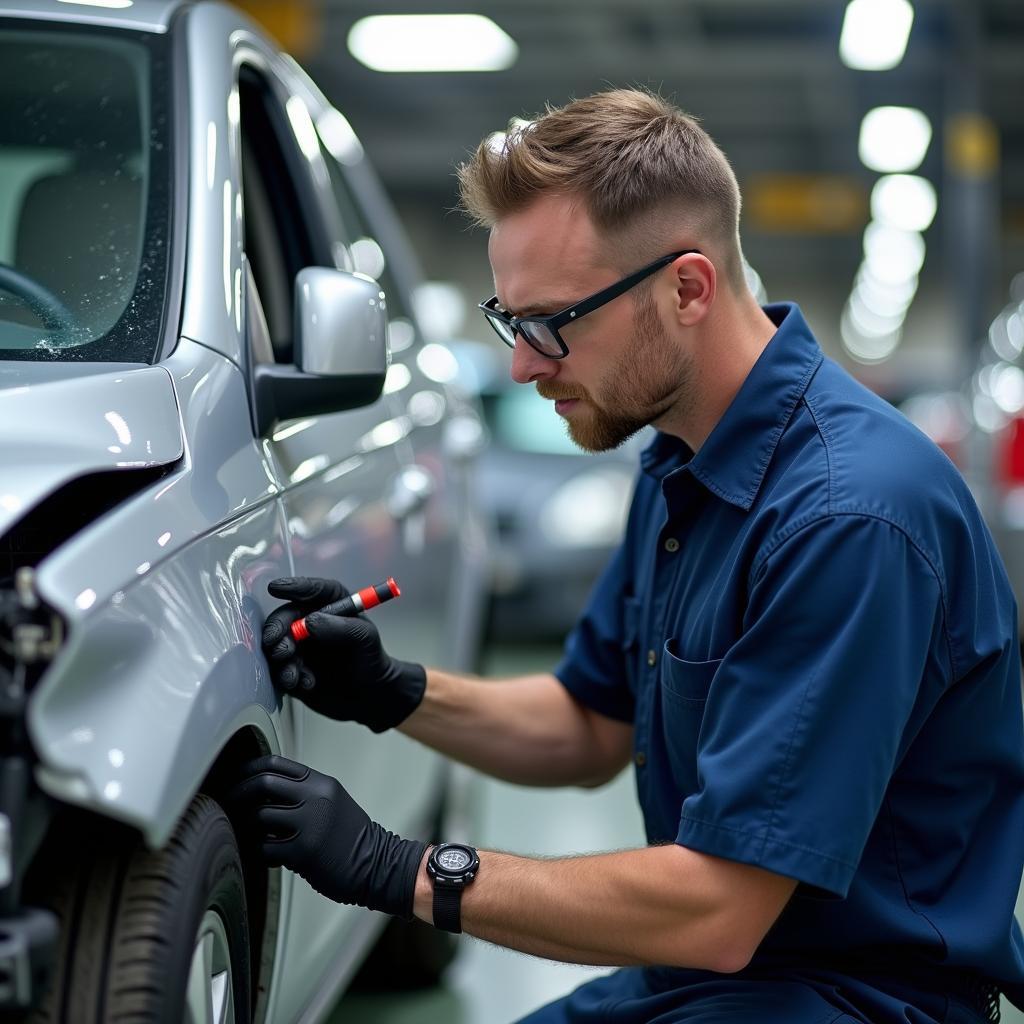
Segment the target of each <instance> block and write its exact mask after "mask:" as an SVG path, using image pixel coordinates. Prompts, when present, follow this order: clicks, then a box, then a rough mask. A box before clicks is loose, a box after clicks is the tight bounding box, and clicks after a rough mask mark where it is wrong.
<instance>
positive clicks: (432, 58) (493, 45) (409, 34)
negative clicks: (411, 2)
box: [348, 14, 519, 71]
mask: <svg viewBox="0 0 1024 1024" xmlns="http://www.w3.org/2000/svg"><path fill="white" fill-rule="evenodd" d="M348 48H349V52H350V53H351V54H352V56H353V57H355V58H356V60H358V61H360V62H361V63H363V64H365V65H366V66H367V67H368V68H372V69H373V70H374V71H504V70H505V68H509V67H511V66H512V65H513V64H514V63H515V60H516V57H517V56H518V53H519V48H518V47H517V46H516V44H515V41H514V40H513V39H512V37H511V36H509V35H508V34H507V33H505V32H504V31H503V30H502V29H501V28H499V27H498V26H497V25H496V24H495V23H494V22H493V21H491V19H490V18H485V17H484V16H483V15H482V14H382V15H374V16H371V17H368V18H360V19H359V21H357V22H356V23H355V24H354V25H353V26H352V29H351V31H350V32H349V34H348Z"/></svg>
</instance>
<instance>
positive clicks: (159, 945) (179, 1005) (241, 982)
mask: <svg viewBox="0 0 1024 1024" xmlns="http://www.w3.org/2000/svg"><path fill="white" fill-rule="evenodd" d="M64 825H65V828H64V829H63V830H62V834H61V835H59V836H56V837H54V838H55V839H56V840H57V841H55V842H52V843H49V844H48V849H47V851H46V856H45V857H44V858H42V859H41V860H40V861H39V862H37V864H35V865H33V879H32V881H33V888H34V889H35V890H36V892H37V893H38V894H39V895H40V896H49V897H50V899H49V900H46V899H45V898H44V899H40V900H39V902H44V903H49V904H50V909H52V910H54V911H55V912H56V913H57V915H58V916H59V918H60V921H61V936H60V944H59V948H58V962H57V964H56V966H55V969H54V973H53V976H52V978H51V985H50V988H49V990H48V992H47V993H46V996H45V997H44V999H43V1002H42V1004H41V1005H40V1006H39V1007H38V1008H37V1009H36V1010H35V1011H34V1013H33V1015H32V1016H31V1017H30V1018H29V1020H30V1021H31V1024H182V1022H186V1024H193V1022H195V1024H206V1022H208V1021H211V1020H212V1021H214V1022H216V1024H229V1022H238V1024H248V1022H249V1020H250V998H251V968H250V950H249V924H248V915H247V910H246V902H245V883H244V880H243V875H242V864H241V860H240V857H239V853H238V845H237V843H236V842H235V835H234V832H233V831H232V828H231V825H230V823H229V822H228V819H227V817H226V816H225V814H224V812H223V811H222V810H221V808H220V805H219V804H217V803H216V802H215V801H214V800H213V799H211V798H210V797H208V796H206V795H203V794H200V795H199V796H197V797H196V798H195V799H194V800H193V801H192V803H191V805H190V806H189V807H188V809H187V811H186V812H185V814H184V816H183V817H182V819H181V821H180V822H179V824H178V827H177V828H176V829H175V831H174V834H173V835H172V836H171V839H170V840H169V841H168V843H167V845H166V846H165V847H164V848H163V849H161V850H158V851H152V850H148V849H146V848H145V847H144V846H142V844H141V843H140V842H139V840H138V837H137V836H136V835H133V834H131V833H128V832H127V830H121V829H116V828H112V829H110V830H108V829H107V828H105V827H104V828H102V829H97V828H96V823H95V819H90V818H84V817H82V818H75V819H73V820H72V821H68V822H65V823H64ZM83 826H84V827H83ZM97 832H98V833H99V836H98V837H97V835H96V834H97ZM90 833H91V834H90ZM204 955H206V959H205V960H204ZM211 1002H214V1003H216V1005H217V1006H218V1007H219V1008H220V1009H221V1010H222V1011H223V1012H222V1013H221V1014H219V1015H214V1016H212V1017H211V1016H210V1014H211V1009H210V1005H211Z"/></svg>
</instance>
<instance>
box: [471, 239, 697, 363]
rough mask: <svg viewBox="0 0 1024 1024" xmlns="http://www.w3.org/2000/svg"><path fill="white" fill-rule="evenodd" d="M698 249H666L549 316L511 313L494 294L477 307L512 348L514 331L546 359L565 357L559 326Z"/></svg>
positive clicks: (593, 308)
mask: <svg viewBox="0 0 1024 1024" xmlns="http://www.w3.org/2000/svg"><path fill="white" fill-rule="evenodd" d="M692 252H696V253H699V252H700V249H681V250H680V251H679V252H673V253H669V254H668V255H667V256H662V257H661V259H657V260H655V261H654V262H653V263H648V264H647V266H646V267H641V269H640V270H637V271H636V272H635V273H632V274H630V275H629V277H624V278H623V279H622V280H621V281H616V282H615V284H610V285H609V286H608V287H607V288H602V289H601V290H600V291H599V292H594V294H593V295H588V296H587V297H586V298H585V299H581V300H580V301H579V302H575V303H573V304H572V305H571V306H566V307H565V309H563V310H560V311H559V312H557V313H552V314H551V315H550V316H512V314H511V313H506V312H505V311H504V310H503V309H499V307H498V296H497V295H494V296H492V297H491V298H489V299H488V300H487V301H486V302H481V303H480V306H479V308H480V309H481V310H482V311H483V314H484V316H486V317H487V322H488V323H489V324H490V325H491V326H492V327H493V328H494V330H495V332H496V333H497V335H498V337H499V338H501V340H502V341H503V342H505V344H506V345H508V347H509V348H515V345H516V335H517V334H518V335H519V336H520V337H521V338H522V339H523V341H525V342H526V343H527V344H528V345H529V346H530V348H532V349H535V350H536V351H537V352H539V353H540V354H541V355H542V356H547V357H548V359H564V358H565V357H566V356H567V355H568V354H569V346H568V345H566V343H565V341H564V340H563V339H562V336H561V334H559V329H560V328H562V327H564V326H565V325H566V324H570V323H576V321H577V320H579V319H580V318H581V317H584V316H586V315H587V314H588V313H593V312H594V310H595V309H600V308H601V307H602V306H603V305H605V304H606V303H608V302H611V301H612V299H617V298H618V297H619V296H620V295H622V294H623V293H624V292H628V291H629V289H630V288H634V287H636V285H638V284H639V283H640V282H641V281H642V280H644V278H646V277H650V276H651V274H653V273H654V272H655V271H658V270H661V268H662V267H665V266H668V264H669V263H671V262H672V261H673V260H677V259H679V257H680V256H686V255H688V254H689V253H692Z"/></svg>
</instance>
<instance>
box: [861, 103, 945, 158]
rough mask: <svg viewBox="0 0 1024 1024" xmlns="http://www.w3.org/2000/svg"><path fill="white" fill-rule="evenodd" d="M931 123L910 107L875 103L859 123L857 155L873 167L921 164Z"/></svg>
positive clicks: (930, 137)
mask: <svg viewBox="0 0 1024 1024" xmlns="http://www.w3.org/2000/svg"><path fill="white" fill-rule="evenodd" d="M931 140H932V125H931V122H930V121H929V120H928V118H927V117H925V115H924V114H923V113H922V112H921V111H920V110H917V109H915V108H914V107H875V109H874V110H869V111H868V112H867V114H865V115H864V120H863V121H862V122H861V126H860V145H859V150H860V159H861V162H862V163H863V164H864V166H865V167H870V168H871V170H873V171H882V172H883V173H891V172H898V171H915V170H917V168H918V167H920V166H921V161H922V160H924V155H925V153H926V152H927V150H928V144H929V143H930V142H931Z"/></svg>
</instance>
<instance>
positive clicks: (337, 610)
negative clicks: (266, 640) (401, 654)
mask: <svg viewBox="0 0 1024 1024" xmlns="http://www.w3.org/2000/svg"><path fill="white" fill-rule="evenodd" d="M401 594H402V592H401V591H400V590H399V589H398V584H397V583H396V582H395V578H394V576H389V577H388V578H387V579H386V580H385V581H384V582H383V583H378V584H377V586H375V587H364V588H363V589H362V590H358V591H356V593H354V594H349V596H348V597H343V598H342V599H341V600H340V601H335V602H334V604H329V605H325V606H324V607H323V608H320V609H318V610H317V611H316V612H315V613H314V612H310V614H311V615H313V614H316V615H341V616H345V615H358V614H359V613H360V612H365V611H369V610H370V609H371V608H376V607H377V605H379V604H383V603H384V602H385V601H390V600H391V599H392V598H393V597H400V596H401ZM308 636H309V630H308V629H306V619H305V617H303V618H301V619H296V620H295V621H294V622H293V623H292V638H293V639H294V640H295V641H300V640H305V639H306V637H308Z"/></svg>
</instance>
